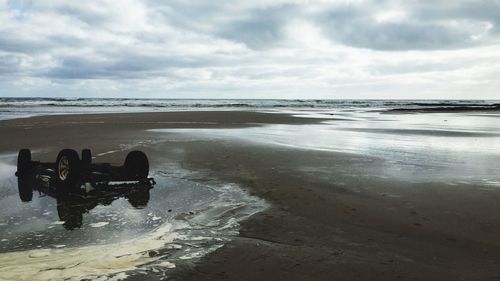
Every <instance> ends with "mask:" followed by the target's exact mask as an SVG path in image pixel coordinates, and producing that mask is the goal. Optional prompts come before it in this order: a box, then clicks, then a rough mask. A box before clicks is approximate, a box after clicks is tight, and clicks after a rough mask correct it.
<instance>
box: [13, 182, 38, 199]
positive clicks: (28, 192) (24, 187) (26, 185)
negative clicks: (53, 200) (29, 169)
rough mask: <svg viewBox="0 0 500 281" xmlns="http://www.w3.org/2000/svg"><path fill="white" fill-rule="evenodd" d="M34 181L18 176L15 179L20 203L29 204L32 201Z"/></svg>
mask: <svg viewBox="0 0 500 281" xmlns="http://www.w3.org/2000/svg"><path fill="white" fill-rule="evenodd" d="M34 184H35V179H34V177H32V176H29V175H28V176H19V177H18V178H17V188H18V190H19V198H20V199H21V201H22V202H30V201H31V200H32V199H33V185H34Z"/></svg>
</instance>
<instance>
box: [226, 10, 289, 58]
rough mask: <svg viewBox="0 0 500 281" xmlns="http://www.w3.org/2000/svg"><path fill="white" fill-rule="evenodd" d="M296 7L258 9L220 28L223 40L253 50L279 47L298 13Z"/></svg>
mask: <svg viewBox="0 0 500 281" xmlns="http://www.w3.org/2000/svg"><path fill="white" fill-rule="evenodd" d="M296 8H297V6H295V5H281V6H276V7H272V8H267V9H256V10H253V11H251V12H250V15H249V16H246V17H243V18H242V19H239V20H235V21H233V22H230V23H228V24H226V25H224V26H221V27H219V29H218V30H217V34H218V35H219V36H222V37H223V38H226V39H229V40H233V41H237V42H242V43H245V44H246V45H247V46H248V47H250V48H252V49H265V48H268V47H272V46H275V45H277V43H279V41H280V40H281V39H282V37H283V28H284V27H285V25H286V23H287V22H288V21H289V20H290V19H293V18H294V16H295V15H296V14H297V13H298V11H297V9H296Z"/></svg>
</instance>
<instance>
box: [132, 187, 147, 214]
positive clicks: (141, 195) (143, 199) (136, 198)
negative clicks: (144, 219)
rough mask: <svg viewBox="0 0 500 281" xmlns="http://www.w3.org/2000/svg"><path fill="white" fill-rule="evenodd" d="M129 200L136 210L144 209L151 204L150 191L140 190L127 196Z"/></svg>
mask: <svg viewBox="0 0 500 281" xmlns="http://www.w3.org/2000/svg"><path fill="white" fill-rule="evenodd" d="M127 200H128V202H129V203H130V205H132V207H134V208H136V209H144V208H145V207H146V206H147V205H148V202H149V190H148V189H146V190H139V191H135V192H133V193H130V194H129V195H127Z"/></svg>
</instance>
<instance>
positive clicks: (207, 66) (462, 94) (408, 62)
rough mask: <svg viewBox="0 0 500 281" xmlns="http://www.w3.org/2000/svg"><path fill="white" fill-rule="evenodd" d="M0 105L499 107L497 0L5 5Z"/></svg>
mask: <svg viewBox="0 0 500 281" xmlns="http://www.w3.org/2000/svg"><path fill="white" fill-rule="evenodd" d="M0 23H1V24H0V96H56V97H57V96H60V97H177V98H401V99H405V98H408V99H413V98H422V99H425V98H472V99H485V98H486V99H487V98H491V99H500V0H490V1H361V0H360V1H320V0H318V1H314V0H310V1H306V0H303V1H301V0H295V1H294V0H274V1H271V0H253V1H241V2H237V1H209V0H200V1H181V0H174V1H159V0H158V1H155V0H144V1H139V0H123V1H113V0H98V1H34V0H33V1H21V0H0Z"/></svg>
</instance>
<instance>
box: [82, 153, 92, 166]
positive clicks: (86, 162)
mask: <svg viewBox="0 0 500 281" xmlns="http://www.w3.org/2000/svg"><path fill="white" fill-rule="evenodd" d="M91 163H92V153H91V152H90V149H82V168H84V169H88V168H89V166H90V164H91Z"/></svg>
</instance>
